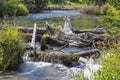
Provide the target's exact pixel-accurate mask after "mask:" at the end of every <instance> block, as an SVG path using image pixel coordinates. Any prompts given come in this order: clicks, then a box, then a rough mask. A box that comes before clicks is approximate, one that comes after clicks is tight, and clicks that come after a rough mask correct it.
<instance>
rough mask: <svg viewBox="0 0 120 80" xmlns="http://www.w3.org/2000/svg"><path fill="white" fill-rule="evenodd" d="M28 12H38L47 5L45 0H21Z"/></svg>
mask: <svg viewBox="0 0 120 80" xmlns="http://www.w3.org/2000/svg"><path fill="white" fill-rule="evenodd" d="M21 1H22V2H23V4H25V5H26V7H27V8H28V10H29V11H30V12H39V11H41V10H42V9H43V8H45V7H46V5H47V0H21Z"/></svg>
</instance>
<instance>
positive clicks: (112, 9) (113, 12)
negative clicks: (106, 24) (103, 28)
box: [106, 7, 118, 16]
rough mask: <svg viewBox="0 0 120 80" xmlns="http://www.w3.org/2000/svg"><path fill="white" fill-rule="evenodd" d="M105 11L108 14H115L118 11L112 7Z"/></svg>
mask: <svg viewBox="0 0 120 80" xmlns="http://www.w3.org/2000/svg"><path fill="white" fill-rule="evenodd" d="M106 12H107V15H108V16H116V15H117V13H118V12H117V10H116V9H115V8H114V7H111V8H109V9H108V10H107V11H106Z"/></svg>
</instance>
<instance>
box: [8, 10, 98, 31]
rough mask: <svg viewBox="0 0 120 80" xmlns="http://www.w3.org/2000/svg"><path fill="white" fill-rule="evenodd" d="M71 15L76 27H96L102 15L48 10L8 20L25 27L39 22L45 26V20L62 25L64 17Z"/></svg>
mask: <svg viewBox="0 0 120 80" xmlns="http://www.w3.org/2000/svg"><path fill="white" fill-rule="evenodd" d="M65 16H70V19H71V22H72V25H73V27H74V28H75V29H89V28H95V27H96V26H97V25H98V24H99V19H100V16H95V15H83V14H81V13H80V12H79V11H77V10H50V11H49V10H46V11H43V12H41V13H30V14H29V15H27V16H19V17H11V18H9V19H7V20H6V21H7V22H8V23H9V24H13V23H15V24H17V25H19V26H23V27H33V24H34V23H37V25H38V27H44V26H45V22H46V21H47V22H49V23H51V24H52V23H54V24H55V25H62V24H63V22H64V17H65Z"/></svg>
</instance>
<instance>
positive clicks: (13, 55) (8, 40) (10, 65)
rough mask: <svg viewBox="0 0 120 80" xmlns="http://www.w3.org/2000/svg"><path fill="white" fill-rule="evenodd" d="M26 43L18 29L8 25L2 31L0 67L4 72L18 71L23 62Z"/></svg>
mask: <svg viewBox="0 0 120 80" xmlns="http://www.w3.org/2000/svg"><path fill="white" fill-rule="evenodd" d="M23 48H24V41H23V38H22V37H21V36H20V34H19V32H18V30H17V29H12V28H9V27H8V25H7V24H4V25H3V29H2V30H0V58H1V61H0V62H1V64H0V67H2V69H4V70H6V69H7V70H16V69H18V67H19V65H20V63H21V62H22V55H23V52H24V49H23Z"/></svg>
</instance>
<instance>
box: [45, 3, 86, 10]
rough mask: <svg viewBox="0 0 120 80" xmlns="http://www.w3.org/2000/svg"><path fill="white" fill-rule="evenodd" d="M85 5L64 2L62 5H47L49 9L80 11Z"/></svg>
mask: <svg viewBox="0 0 120 80" xmlns="http://www.w3.org/2000/svg"><path fill="white" fill-rule="evenodd" d="M84 5H85V4H80V3H75V2H70V1H64V2H62V3H51V2H49V3H48V5H47V9H79V8H81V7H82V6H84Z"/></svg>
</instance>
